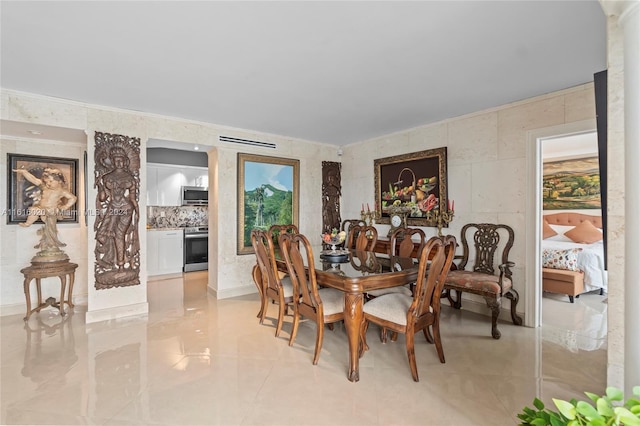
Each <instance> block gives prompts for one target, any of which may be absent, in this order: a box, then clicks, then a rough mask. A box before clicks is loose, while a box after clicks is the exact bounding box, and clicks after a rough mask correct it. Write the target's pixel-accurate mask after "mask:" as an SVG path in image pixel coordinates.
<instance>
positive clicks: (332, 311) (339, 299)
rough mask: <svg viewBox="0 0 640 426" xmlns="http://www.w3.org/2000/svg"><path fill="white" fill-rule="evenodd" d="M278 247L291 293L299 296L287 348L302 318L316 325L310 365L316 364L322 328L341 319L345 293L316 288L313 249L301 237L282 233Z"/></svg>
mask: <svg viewBox="0 0 640 426" xmlns="http://www.w3.org/2000/svg"><path fill="white" fill-rule="evenodd" d="M280 248H281V250H282V254H283V257H284V260H285V262H286V264H287V269H288V271H289V277H290V278H291V283H292V284H293V294H300V296H299V297H296V298H294V300H293V326H292V329H291V337H290V338H289V346H292V345H293V343H294V341H295V339H296V335H297V334H298V325H299V324H300V318H301V317H306V318H308V319H310V320H311V321H313V322H315V323H316V347H315V351H314V354H313V365H316V364H318V359H319V358H320V351H321V349H322V341H323V338H324V325H325V324H330V323H334V322H337V321H341V320H342V319H343V318H344V314H343V311H344V293H343V292H341V291H340V290H336V289H334V288H318V282H317V281H316V269H315V264H314V258H313V249H312V248H311V244H310V243H309V240H308V239H307V238H306V237H305V236H304V235H302V234H289V233H284V234H281V235H280ZM305 264H306V265H307V267H305Z"/></svg>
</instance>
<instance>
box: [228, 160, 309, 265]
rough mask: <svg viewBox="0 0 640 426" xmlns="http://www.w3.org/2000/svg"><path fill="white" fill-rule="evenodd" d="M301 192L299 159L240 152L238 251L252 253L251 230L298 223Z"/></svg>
mask: <svg viewBox="0 0 640 426" xmlns="http://www.w3.org/2000/svg"><path fill="white" fill-rule="evenodd" d="M299 193H300V160H294V159H290V158H280V157H270V156H265V155H255V154H245V153H238V247H237V254H251V253H253V247H252V246H251V230H252V229H256V228H258V229H265V230H267V229H269V227H271V226H272V225H286V224H294V225H296V226H298V215H299V200H300V198H299V196H300V194H299ZM272 197H273V198H272Z"/></svg>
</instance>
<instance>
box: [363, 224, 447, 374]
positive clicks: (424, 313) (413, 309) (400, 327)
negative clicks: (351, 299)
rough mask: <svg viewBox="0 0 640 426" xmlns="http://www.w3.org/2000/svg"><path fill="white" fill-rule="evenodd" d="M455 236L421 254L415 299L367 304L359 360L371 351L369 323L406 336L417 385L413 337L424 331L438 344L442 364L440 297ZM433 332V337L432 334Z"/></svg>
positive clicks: (435, 240) (437, 240)
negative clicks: (367, 335) (368, 344)
mask: <svg viewBox="0 0 640 426" xmlns="http://www.w3.org/2000/svg"><path fill="white" fill-rule="evenodd" d="M455 247H456V240H455V237H453V236H449V235H448V236H445V237H432V238H430V239H429V241H427V243H426V245H425V246H424V248H423V250H422V251H421V253H420V258H419V262H418V280H417V282H416V288H415V292H414V295H413V296H411V297H410V296H407V295H404V294H401V293H392V294H385V295H383V296H380V297H376V298H375V299H373V300H371V301H370V302H367V303H365V304H364V307H363V311H364V321H363V322H362V327H361V330H360V342H361V344H360V356H362V354H363V353H364V351H365V350H368V349H369V347H368V346H367V340H366V334H367V329H368V328H369V324H370V323H375V324H378V325H379V326H380V327H383V328H386V329H389V330H391V331H393V332H395V333H404V334H405V336H406V337H405V340H406V348H407V356H408V358H409V366H410V368H411V375H412V376H413V380H414V381H416V382H417V381H419V378H418V368H417V366H416V356H415V349H414V335H415V334H416V333H417V332H418V331H420V330H422V332H423V333H424V336H425V338H426V340H427V342H429V343H435V346H436V351H437V353H438V358H440V362H441V363H444V362H445V359H444V350H443V348H442V340H441V338H440V294H441V293H442V286H443V285H444V281H445V278H446V276H447V272H449V268H450V267H451V263H452V261H453V256H454V253H455ZM431 330H432V331H433V334H432V333H431Z"/></svg>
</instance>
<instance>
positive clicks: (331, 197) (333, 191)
mask: <svg viewBox="0 0 640 426" xmlns="http://www.w3.org/2000/svg"><path fill="white" fill-rule="evenodd" d="M340 167H341V164H340V163H336V162H333V161H323V162H322V230H323V231H324V232H330V231H331V230H332V229H333V228H335V229H338V230H340V223H341V222H342V220H341V219H340V196H341V195H342V184H341V177H340Z"/></svg>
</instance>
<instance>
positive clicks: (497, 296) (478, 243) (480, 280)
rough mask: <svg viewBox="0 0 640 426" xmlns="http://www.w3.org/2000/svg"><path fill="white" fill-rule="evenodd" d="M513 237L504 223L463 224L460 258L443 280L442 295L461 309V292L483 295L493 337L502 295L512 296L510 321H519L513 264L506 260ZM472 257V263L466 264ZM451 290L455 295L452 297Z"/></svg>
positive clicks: (517, 323)
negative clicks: (512, 270) (488, 310)
mask: <svg viewBox="0 0 640 426" xmlns="http://www.w3.org/2000/svg"><path fill="white" fill-rule="evenodd" d="M501 233H502V234H503V236H504V235H506V236H507V239H506V241H505V240H504V239H503V238H502V237H501V235H500V234H501ZM469 236H471V238H472V240H471V242H470V241H469V240H468V238H469ZM513 240H514V233H513V229H512V228H511V227H509V226H507V225H494V224H491V223H468V224H466V225H465V226H464V227H463V228H462V231H461V242H462V249H463V254H462V256H456V259H458V258H459V259H460V262H459V263H458V264H457V265H456V269H457V270H452V271H450V272H449V274H448V275H447V279H446V282H445V284H444V288H445V296H446V297H447V299H448V300H449V303H450V304H451V306H453V307H454V308H456V309H460V307H461V305H462V293H463V292H467V293H472V294H478V295H480V296H482V297H484V299H485V301H486V303H487V306H488V307H489V308H490V309H491V335H492V336H493V338H494V339H499V338H500V331H498V316H499V315H500V308H501V305H502V297H503V296H505V297H506V298H507V299H511V319H512V321H513V323H514V324H515V325H522V318H521V317H519V316H518V315H517V314H516V306H517V305H518V299H519V295H518V292H517V291H516V290H515V289H514V288H513V285H512V282H511V277H512V272H511V268H512V267H513V266H515V264H514V263H513V262H510V261H509V251H510V250H511V247H513ZM500 248H501V249H500ZM499 249H500V250H499ZM496 253H499V255H500V257H499V259H498V261H499V263H498V264H497V265H496V264H495V263H494V257H495V255H496ZM471 260H473V265H468V263H469V262H470V261H471ZM469 266H470V270H465V268H466V267H469ZM452 269H453V268H452ZM452 292H453V293H454V294H455V298H453V297H452V295H451V293H452Z"/></svg>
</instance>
